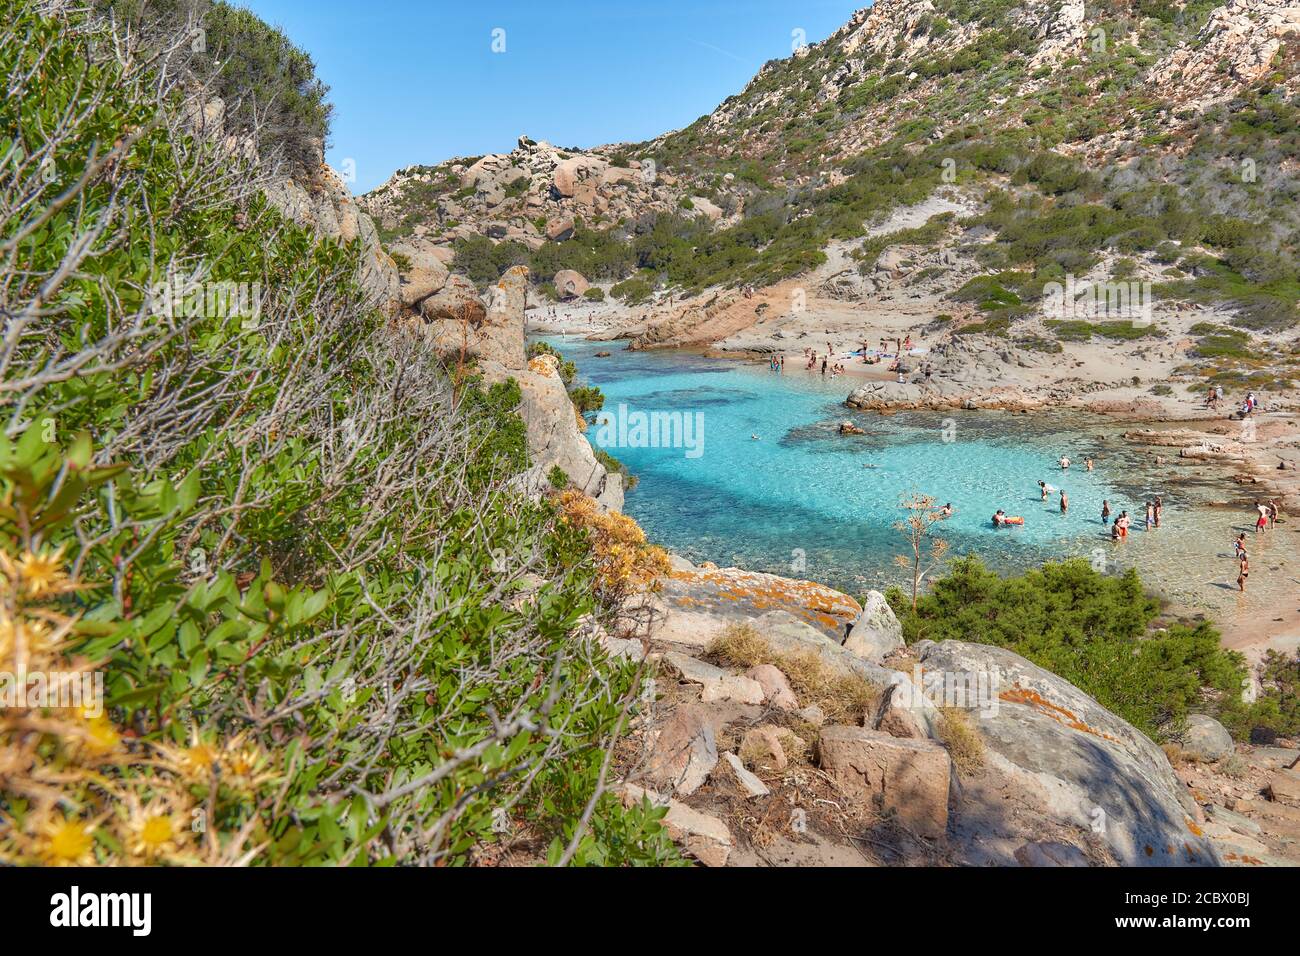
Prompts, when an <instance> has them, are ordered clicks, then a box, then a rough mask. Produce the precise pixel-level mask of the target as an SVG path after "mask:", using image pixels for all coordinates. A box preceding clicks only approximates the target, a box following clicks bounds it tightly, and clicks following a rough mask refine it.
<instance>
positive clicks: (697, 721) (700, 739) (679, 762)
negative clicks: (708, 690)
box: [646, 704, 718, 796]
mask: <svg viewBox="0 0 1300 956" xmlns="http://www.w3.org/2000/svg"><path fill="white" fill-rule="evenodd" d="M717 763H718V744H717V741H716V739H715V738H714V733H713V721H712V719H711V717H710V715H709V712H708V710H707V708H705V707H703V706H701V705H699V704H684V705H683V706H681V707H678V708H677V709H676V710H675V711H673V713H672V714H671V715H670V716H669V717H668V719H667V720H665V721H664V722H663V723H662V724H660V725H659V727H658V728H656V730H655V732H654V738H653V742H652V744H651V747H650V759H649V761H648V762H647V764H646V773H647V774H648V775H649V777H650V779H651V780H653V781H654V782H655V784H656V785H658V786H661V787H664V788H666V789H667V790H668V791H670V792H676V793H680V794H682V795H683V796H690V795H691V794H692V793H694V792H695V791H696V790H698V789H699V788H700V787H701V785H703V783H704V781H705V780H707V779H708V778H709V774H710V773H711V772H712V771H713V768H714V767H715V766H717Z"/></svg>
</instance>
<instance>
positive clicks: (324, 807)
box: [0, 0, 675, 865]
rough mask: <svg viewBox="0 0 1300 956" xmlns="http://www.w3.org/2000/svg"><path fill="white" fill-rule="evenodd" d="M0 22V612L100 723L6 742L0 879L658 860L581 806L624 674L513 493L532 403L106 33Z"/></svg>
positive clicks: (580, 579)
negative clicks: (34, 638) (440, 346)
mask: <svg viewBox="0 0 1300 956" xmlns="http://www.w3.org/2000/svg"><path fill="white" fill-rule="evenodd" d="M4 6H5V12H6V16H5V17H4V19H3V22H2V23H0V76H4V77H5V81H6V84H7V88H8V89H10V90H11V91H14V92H13V94H12V95H10V96H8V97H6V98H5V99H4V100H2V101H0V131H2V132H0V152H6V154H7V155H10V156H11V157H14V168H13V170H12V173H11V175H12V176H13V181H14V183H15V189H14V190H12V191H9V192H6V193H5V194H4V195H3V196H0V244H4V245H6V247H7V248H9V249H10V255H11V257H12V265H13V268H12V270H11V271H10V272H9V274H8V275H9V279H8V282H7V283H6V284H5V286H4V288H3V290H0V309H3V311H4V313H5V314H6V316H8V317H9V318H8V321H9V323H10V324H9V326H8V327H9V329H10V332H11V334H10V337H9V339H8V342H7V344H6V346H5V349H6V351H5V359H6V361H5V365H4V374H3V377H2V378H0V395H2V396H3V397H4V399H3V400H4V401H5V403H6V412H7V415H6V425H5V428H4V430H3V432H0V501H3V506H0V551H3V554H4V566H5V567H6V568H14V567H18V568H21V569H26V570H19V571H8V572H6V574H5V575H4V576H0V577H3V580H0V586H2V587H3V589H5V591H6V595H7V597H6V601H7V602H8V603H7V605H6V606H7V608H8V611H7V613H9V614H13V613H22V614H31V615H40V616H41V617H42V619H44V620H47V621H49V620H67V621H69V622H70V624H69V627H70V630H69V632H68V642H67V644H66V646H64V647H62V648H56V649H55V651H52V652H50V653H56V654H58V655H60V656H62V657H63V658H66V660H67V662H68V663H69V665H70V664H71V662H73V661H86V662H91V663H96V662H97V663H96V666H97V667H98V668H99V669H100V670H102V672H103V673H104V675H105V683H106V696H107V700H106V709H105V712H104V714H103V715H102V717H93V716H87V715H86V714H84V713H78V712H71V713H66V714H62V715H60V714H59V713H55V714H51V715H48V716H47V718H46V722H45V723H44V724H42V728H43V729H35V730H33V729H32V728H30V727H27V728H26V729H24V726H23V725H21V723H20V724H14V723H12V722H11V715H10V713H9V712H6V713H4V714H0V749H3V750H4V751H5V752H6V753H20V752H21V753H22V754H23V755H24V761H27V762H20V763H18V764H11V770H12V771H13V772H7V773H6V774H5V775H4V777H3V778H2V779H0V862H20V863H28V862H44V863H50V862H83V863H86V862H99V863H128V862H130V863H139V862H154V863H157V862H170V863H196V862H202V863H235V862H248V863H255V864H344V865H388V864H395V863H436V864H448V865H460V864H465V863H469V862H474V861H475V860H476V859H479V858H480V857H481V855H482V854H484V853H490V852H493V845H494V844H510V845H511V846H512V847H513V850H512V852H514V853H516V854H518V855H519V856H520V857H521V858H524V859H534V860H543V859H545V860H549V861H551V862H561V861H571V862H576V863H658V862H664V861H670V860H672V859H673V858H674V857H675V852H674V851H673V850H672V848H671V844H670V843H669V842H668V840H667V838H666V836H665V835H664V832H663V830H662V827H661V826H660V825H659V822H658V818H659V816H661V815H662V813H661V811H654V810H650V809H649V808H646V807H640V808H633V809H632V810H630V811H625V810H623V809H622V807H621V806H620V804H619V802H618V801H617V799H615V797H614V796H612V795H610V794H603V795H602V794H600V793H599V791H598V789H597V780H598V778H599V776H600V773H601V767H602V764H603V762H604V758H605V754H606V752H607V750H608V748H609V747H611V746H613V744H614V742H615V741H616V740H617V738H618V735H619V733H620V731H621V728H622V726H623V724H624V722H625V719H626V713H627V710H628V708H629V706H630V705H631V702H632V701H633V700H634V698H635V695H636V694H637V693H638V691H639V687H640V680H639V673H638V671H637V668H636V666H634V665H631V664H629V663H627V662H625V661H616V660H611V659H609V658H607V656H606V655H605V654H604V653H603V652H602V651H601V650H600V649H599V648H598V647H595V646H593V645H591V644H588V643H587V642H585V641H580V640H577V639H575V637H574V636H573V635H574V630H575V627H576V626H577V624H578V622H579V620H580V619H581V618H583V617H584V616H585V615H589V614H598V615H599V614H601V613H603V611H602V609H601V608H600V607H597V606H596V605H595V603H594V602H595V598H594V597H593V594H594V593H595V592H594V588H593V581H594V577H595V574H596V569H595V563H594V560H593V558H592V555H591V544H590V542H589V540H588V539H587V536H586V534H585V533H584V532H581V531H578V530H576V529H574V528H572V527H570V526H568V525H566V524H564V523H563V522H560V521H558V519H557V515H556V514H555V512H554V510H553V509H552V508H551V507H550V506H549V505H546V504H544V503H534V502H531V501H529V500H528V499H525V498H523V497H521V496H520V495H519V494H518V493H517V492H516V491H514V490H513V488H512V485H511V479H512V478H513V476H514V475H516V474H517V473H518V471H519V470H520V469H521V468H523V467H525V466H527V464H528V452H527V445H526V442H525V437H524V436H525V432H524V425H523V422H522V420H521V419H520V417H519V415H518V414H517V413H516V409H517V406H518V403H519V399H520V392H519V389H518V386H517V385H515V384H514V383H513V382H506V383H501V384H497V385H494V386H492V387H491V388H486V389H485V388H483V387H481V386H480V385H479V384H478V383H476V382H474V381H473V380H459V381H457V380H451V379H449V378H448V377H447V375H446V374H445V373H444V372H443V371H442V370H441V368H440V367H439V366H438V364H437V363H436V361H435V357H434V356H433V355H432V354H431V353H430V352H428V351H427V350H426V348H425V346H424V345H423V344H421V343H420V342H418V341H415V340H413V339H411V338H409V337H407V336H403V335H401V334H399V333H398V332H396V330H393V329H391V328H390V327H389V326H388V325H387V324H386V323H385V322H384V321H383V319H382V317H381V316H380V315H379V314H378V313H377V312H375V311H373V310H371V309H370V308H369V307H368V306H367V302H366V300H365V298H364V296H363V292H362V290H361V288H360V287H359V285H358V281H357V276H358V263H359V262H360V261H361V251H362V250H361V249H360V247H359V246H358V245H357V244H356V243H353V244H350V245H339V244H338V243H335V242H332V241H323V240H320V239H319V238H318V237H317V236H316V235H315V234H313V233H310V232H308V231H306V230H304V229H302V228H299V227H297V226H295V225H293V224H292V223H290V222H288V221H287V220H285V219H284V218H283V217H281V216H280V215H279V214H278V213H277V212H276V211H275V210H274V209H273V208H272V207H271V206H270V205H269V204H268V203H267V202H266V200H265V199H264V198H262V197H261V196H260V195H259V194H258V193H257V192H256V190H253V189H247V190H246V191H243V192H241V187H244V186H246V185H247V184H248V183H249V182H251V181H252V171H251V170H248V169H245V168H243V167H241V166H240V165H238V164H237V163H236V162H235V161H234V160H232V159H231V158H230V157H228V156H226V155H225V154H223V153H222V152H221V151H220V149H219V148H218V147H216V146H214V145H210V144H191V143H190V142H189V141H188V139H187V136H188V134H187V133H186V132H185V128H184V126H183V124H182V123H180V122H178V121H177V116H178V115H180V114H182V113H183V106H184V104H183V103H181V102H180V101H179V100H177V99H176V98H174V97H172V98H168V99H166V100H164V101H159V100H158V99H157V98H156V97H157V95H158V94H157V90H158V89H160V88H164V89H165V88H166V86H165V84H160V83H159V78H158V77H157V76H156V75H154V74H153V73H152V72H150V71H148V70H144V69H133V70H130V71H125V70H124V69H123V68H122V66H121V65H120V63H119V61H118V60H117V58H116V57H114V56H113V55H112V53H111V51H112V50H113V49H114V46H113V44H112V43H111V42H109V38H108V37H107V36H106V35H105V33H104V32H103V31H104V30H105V29H106V28H105V27H104V26H102V25H100V26H95V25H92V24H90V23H89V22H87V21H86V20H84V19H82V18H81V15H80V14H77V13H70V14H67V16H69V17H74V18H76V19H70V20H64V19H53V18H48V17H45V16H43V15H41V14H39V13H37V12H36V10H35V5H34V4H30V3H24V2H12V0H11V2H9V3H6V4H4ZM74 27H75V29H74ZM119 39H121V42H123V43H124V44H126V43H127V41H126V40H125V39H123V38H119ZM92 40H93V41H94V42H93V47H92ZM128 46H129V44H128ZM125 48H126V47H123V49H125ZM123 61H124V62H132V61H131V58H130V56H129V55H128V56H125V57H124V58H123ZM38 62H40V63H43V69H44V70H45V71H46V79H45V80H44V81H43V82H42V83H41V84H40V85H39V87H38V86H36V85H33V84H30V83H27V84H25V83H24V82H23V81H22V79H21V77H23V76H25V75H28V74H29V72H30V71H31V70H32V69H33V67H34V64H36V63H38ZM177 95H180V94H177ZM50 137H54V138H53V139H51V138H50ZM111 144H117V145H116V146H115V147H114V146H112V145H111ZM182 144H183V145H185V146H187V147H189V146H193V147H194V148H185V149H177V148H174V147H176V146H179V145H182ZM42 150H48V151H49V153H50V155H51V156H52V162H48V163H45V162H42V156H43V153H42ZM106 150H112V152H106ZM213 183H224V184H226V187H228V189H229V191H227V188H213ZM65 191H66V195H65ZM20 200H21V201H20ZM214 283H219V284H226V283H233V284H236V285H238V284H241V283H242V284H245V285H246V287H248V289H249V290H250V291H251V294H250V295H249V296H247V298H246V299H244V300H243V301H244V304H245V305H246V306H248V308H241V309H230V308H226V307H225V306H223V305H221V304H220V303H221V300H220V299H214V298H212V297H211V296H210V295H208V294H205V293H210V292H211V287H212V285H213V284H214ZM64 573H67V574H70V575H75V578H76V581H77V583H78V584H79V587H77V588H76V589H65V588H62V587H58V586H54V585H57V584H58V582H59V581H60V580H61V575H62V574H64ZM534 576H536V577H538V578H541V579H542V580H544V581H545V582H547V583H545V584H544V585H542V587H541V589H540V591H536V592H533V591H532V588H531V586H526V582H527V581H528V580H532V579H534ZM39 581H44V582H45V584H37V583H36V582H39ZM50 582H54V584H53V585H52V584H51V583H50ZM12 653H13V647H12V646H11V645H10V644H8V643H0V656H3V657H4V659H2V660H0V670H4V671H8V670H11V669H12V667H13V662H12V661H11V660H10V659H9V657H10V656H11V655H12ZM65 728H66V732H64V731H65ZM88 734H89V735H92V736H93V740H94V742H95V746H94V747H93V748H91V747H88V746H86V745H85V743H84V742H85V741H86V740H87V739H91V738H90V737H88V736H87V735H88ZM128 741H129V742H128ZM142 758H143V759H142ZM128 806H138V807H140V808H141V810H140V814H143V817H141V819H143V818H144V817H148V818H149V819H151V820H154V823H153V825H154V826H155V827H157V828H166V830H167V836H168V837H169V839H167V840H165V841H161V842H160V843H159V845H158V848H157V852H156V853H155V852H152V851H147V850H145V849H140V847H141V846H142V844H140V843H139V842H138V841H137V840H135V839H133V838H132V837H131V833H132V832H134V831H131V830H130V828H131V827H132V826H136V825H137V823H138V822H139V821H138V820H137V818H136V816H130V815H128V814H126V813H125V812H119V810H123V809H124V808H126V807H128ZM589 808H590V809H591V813H592V816H591V825H590V826H589V827H586V828H585V829H584V828H582V827H580V825H579V824H578V822H577V821H579V820H580V819H582V818H583V815H584V811H586V810H588V809H589ZM191 811H193V812H194V813H195V814H200V813H201V814H202V819H203V821H204V826H203V827H202V828H198V829H192V828H191V826H190V823H191ZM150 814H153V815H154V816H153V817H150V816H149V815H150ZM195 819H197V817H195ZM177 820H179V821H182V822H181V823H180V824H177V823H175V821H177ZM51 828H53V830H54V831H57V832H59V833H63V834H71V838H69V839H66V840H62V841H52V840H49V839H47V838H46V837H44V836H42V834H47V833H49V832H51ZM69 854H72V855H75V857H76V859H75V860H73V859H71V856H69Z"/></svg>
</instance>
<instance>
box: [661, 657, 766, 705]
mask: <svg viewBox="0 0 1300 956" xmlns="http://www.w3.org/2000/svg"><path fill="white" fill-rule="evenodd" d="M664 662H665V663H666V664H668V665H669V666H670V667H671V668H672V669H673V670H675V671H676V672H677V673H678V674H680V675H681V677H682V680H684V681H687V682H688V683H691V684H699V685H701V686H702V687H703V688H704V690H703V692H702V693H701V695H700V700H701V701H702V702H704V703H706V704H711V703H715V702H717V701H724V700H734V701H737V702H738V703H741V704H761V703H762V702H763V688H762V686H761V685H760V684H759V683H758V682H757V681H755V680H751V679H750V678H748V677H742V676H740V675H739V674H730V673H728V672H727V671H724V670H723V669H722V668H720V667H714V666H713V665H712V664H706V663H704V661H699V660H696V659H695V658H694V657H688V656H687V655H685V654H678V653H675V652H669V653H667V654H665V655H664Z"/></svg>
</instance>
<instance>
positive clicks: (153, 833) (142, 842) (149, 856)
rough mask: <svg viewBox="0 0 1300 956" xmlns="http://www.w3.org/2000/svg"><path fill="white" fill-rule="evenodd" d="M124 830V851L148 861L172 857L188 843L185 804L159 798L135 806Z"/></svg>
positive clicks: (188, 832)
mask: <svg viewBox="0 0 1300 956" xmlns="http://www.w3.org/2000/svg"><path fill="white" fill-rule="evenodd" d="M126 831H127V834H126V840H125V841H123V842H124V845H125V846H126V849H127V852H128V853H130V854H131V855H132V856H135V857H139V858H141V859H144V860H150V861H152V860H157V859H159V858H162V859H171V858H173V857H174V856H175V855H176V854H177V853H178V852H179V851H180V850H181V849H182V848H183V847H184V846H186V845H187V844H188V843H189V841H190V833H191V831H190V827H189V820H188V818H187V816H186V814H185V811H184V808H182V807H178V806H175V805H174V804H172V803H170V802H169V801H166V800H161V799H155V800H153V801H151V802H150V803H149V805H148V806H145V807H142V806H140V805H138V804H137V805H136V806H134V807H133V808H132V810H131V815H130V817H129V818H128V819H127V822H126Z"/></svg>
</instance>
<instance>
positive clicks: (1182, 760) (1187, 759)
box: [1160, 743, 1193, 770]
mask: <svg viewBox="0 0 1300 956" xmlns="http://www.w3.org/2000/svg"><path fill="white" fill-rule="evenodd" d="M1160 749H1161V750H1163V751H1164V752H1165V756H1166V757H1168V758H1169V763H1170V765H1171V766H1172V767H1173V768H1174V769H1175V770H1177V769H1178V768H1179V767H1184V766H1186V765H1187V764H1189V763H1193V760H1192V757H1191V755H1190V754H1189V753H1187V751H1185V750H1183V748H1182V747H1180V746H1179V745H1178V744H1175V743H1164V744H1161V745H1160Z"/></svg>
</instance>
